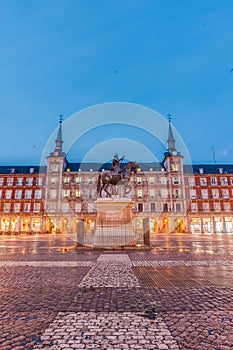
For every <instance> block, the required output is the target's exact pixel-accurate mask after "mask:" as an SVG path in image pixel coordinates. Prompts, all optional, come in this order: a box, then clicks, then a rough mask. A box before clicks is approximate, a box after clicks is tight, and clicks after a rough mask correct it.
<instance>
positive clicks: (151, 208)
mask: <svg viewBox="0 0 233 350" xmlns="http://www.w3.org/2000/svg"><path fill="white" fill-rule="evenodd" d="M150 211H156V210H155V203H150Z"/></svg>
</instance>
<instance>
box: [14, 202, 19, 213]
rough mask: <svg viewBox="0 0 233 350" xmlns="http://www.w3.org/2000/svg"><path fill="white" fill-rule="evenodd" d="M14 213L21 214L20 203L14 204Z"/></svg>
mask: <svg viewBox="0 0 233 350" xmlns="http://www.w3.org/2000/svg"><path fill="white" fill-rule="evenodd" d="M14 212H15V213H19V212H20V203H14Z"/></svg>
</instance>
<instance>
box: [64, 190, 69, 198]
mask: <svg viewBox="0 0 233 350" xmlns="http://www.w3.org/2000/svg"><path fill="white" fill-rule="evenodd" d="M69 196H70V190H63V198H68V197H69Z"/></svg>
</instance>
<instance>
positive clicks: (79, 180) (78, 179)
mask: <svg viewBox="0 0 233 350" xmlns="http://www.w3.org/2000/svg"><path fill="white" fill-rule="evenodd" d="M75 182H76V184H77V185H79V184H81V183H82V178H81V176H77V177H76V179H75Z"/></svg>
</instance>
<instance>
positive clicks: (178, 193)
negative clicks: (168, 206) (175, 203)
mask: <svg viewBox="0 0 233 350" xmlns="http://www.w3.org/2000/svg"><path fill="white" fill-rule="evenodd" d="M174 197H175V198H180V191H179V190H174Z"/></svg>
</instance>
